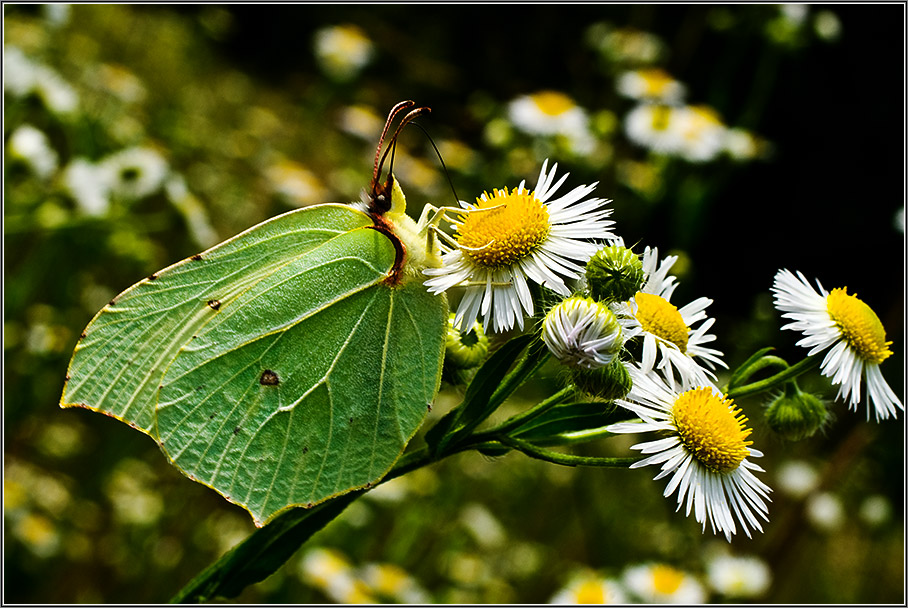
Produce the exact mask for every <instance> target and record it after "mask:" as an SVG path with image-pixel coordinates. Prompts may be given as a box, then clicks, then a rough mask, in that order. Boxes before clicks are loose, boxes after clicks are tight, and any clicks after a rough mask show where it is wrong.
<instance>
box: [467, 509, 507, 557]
mask: <svg viewBox="0 0 908 608" xmlns="http://www.w3.org/2000/svg"><path fill="white" fill-rule="evenodd" d="M460 522H461V524H463V525H464V526H465V527H466V528H467V530H469V531H470V534H472V535H473V538H474V539H475V540H476V542H477V543H479V545H480V546H482V547H484V548H486V549H491V548H494V547H500V546H501V545H502V544H504V541H505V540H506V539H507V532H506V531H505V529H504V527H503V526H502V525H501V523H500V522H499V521H498V519H497V518H496V517H495V516H494V515H493V514H492V513H491V511H489V510H488V509H487V508H485V507H484V506H483V505H481V504H479V503H476V502H473V503H470V504H468V505H466V506H465V507H464V508H463V510H462V511H461V512H460Z"/></svg>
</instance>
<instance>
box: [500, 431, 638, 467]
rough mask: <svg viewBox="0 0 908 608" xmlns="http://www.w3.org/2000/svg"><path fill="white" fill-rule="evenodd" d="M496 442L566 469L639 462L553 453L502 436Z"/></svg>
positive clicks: (619, 465) (616, 465)
mask: <svg viewBox="0 0 908 608" xmlns="http://www.w3.org/2000/svg"><path fill="white" fill-rule="evenodd" d="M498 440H499V441H500V442H501V443H503V444H505V445H507V446H510V447H512V448H514V449H515V450H518V451H520V452H523V453H524V454H526V455H527V456H529V457H530V458H536V459H537V460H544V461H546V462H551V463H553V464H560V465H564V466H568V467H576V466H586V467H612V468H626V467H628V466H630V465H632V464H634V463H635V462H637V461H638V460H640V459H639V458H636V457H630V458H600V457H596V456H577V455H576V454H564V453H561V452H553V451H552V450H545V449H543V448H540V447H538V446H535V445H533V444H532V443H530V442H528V441H524V440H523V439H517V438H516V437H508V436H502V437H499V438H498Z"/></svg>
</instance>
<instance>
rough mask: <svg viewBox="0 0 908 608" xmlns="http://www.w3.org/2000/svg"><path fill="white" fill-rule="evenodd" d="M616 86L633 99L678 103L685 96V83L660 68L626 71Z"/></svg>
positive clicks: (621, 92)
mask: <svg viewBox="0 0 908 608" xmlns="http://www.w3.org/2000/svg"><path fill="white" fill-rule="evenodd" d="M615 87H616V89H617V90H618V92H619V93H620V94H621V95H624V96H625V97H630V98H631V99H646V100H651V101H660V102H663V103H677V102H680V101H681V99H682V98H683V97H684V85H683V84H681V83H680V82H678V81H677V80H675V79H674V78H672V77H671V76H669V75H668V74H667V73H666V72H665V71H664V70H660V69H659V68H648V69H643V70H632V71H629V72H624V73H623V74H621V75H620V76H619V77H618V80H617V82H616V84H615Z"/></svg>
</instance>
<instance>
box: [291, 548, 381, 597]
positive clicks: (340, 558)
mask: <svg viewBox="0 0 908 608" xmlns="http://www.w3.org/2000/svg"><path fill="white" fill-rule="evenodd" d="M299 575H300V578H301V579H302V581H303V582H304V583H306V584H307V585H310V586H312V587H315V588H316V589H319V590H320V591H321V592H322V593H324V594H325V595H327V596H328V597H329V598H331V599H332V600H334V601H335V602H338V603H341V604H363V603H366V604H369V603H374V601H375V600H374V599H373V598H372V596H371V594H370V593H369V589H368V587H367V585H366V584H365V583H364V582H363V581H361V580H359V579H358V578H357V577H356V575H355V572H354V570H353V566H352V565H351V564H350V562H349V561H348V560H347V558H346V556H345V555H344V554H343V553H341V552H340V551H338V550H336V549H325V548H321V547H319V548H316V549H311V550H310V551H308V552H307V553H305V554H304V555H303V558H302V560H301V561H300V566H299Z"/></svg>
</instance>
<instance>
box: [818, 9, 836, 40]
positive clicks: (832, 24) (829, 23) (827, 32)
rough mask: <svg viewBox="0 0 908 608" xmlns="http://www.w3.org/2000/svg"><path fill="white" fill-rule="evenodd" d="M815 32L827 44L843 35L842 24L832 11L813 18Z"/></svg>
mask: <svg viewBox="0 0 908 608" xmlns="http://www.w3.org/2000/svg"><path fill="white" fill-rule="evenodd" d="M813 31H815V32H816V34H817V36H819V37H820V38H821V39H823V40H825V41H827V42H833V41H835V40H838V39H839V36H841V35H842V22H841V21H839V18H838V17H837V16H836V14H835V13H833V12H832V11H819V12H818V13H817V14H816V15H815V16H814V18H813Z"/></svg>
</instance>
